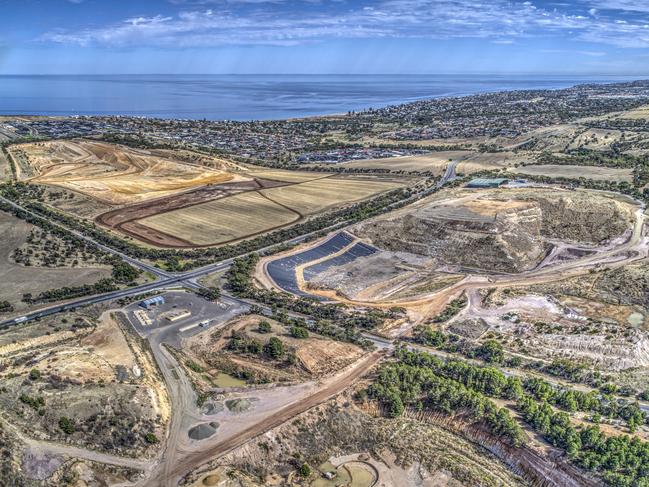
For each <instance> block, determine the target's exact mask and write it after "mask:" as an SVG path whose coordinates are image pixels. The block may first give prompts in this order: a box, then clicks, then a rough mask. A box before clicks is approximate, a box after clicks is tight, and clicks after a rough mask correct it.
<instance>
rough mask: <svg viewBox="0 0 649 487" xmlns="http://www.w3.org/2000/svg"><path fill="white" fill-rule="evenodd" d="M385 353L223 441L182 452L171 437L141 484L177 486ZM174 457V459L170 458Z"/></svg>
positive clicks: (329, 393)
mask: <svg viewBox="0 0 649 487" xmlns="http://www.w3.org/2000/svg"><path fill="white" fill-rule="evenodd" d="M382 356H383V354H382V352H379V351H377V352H373V353H371V354H369V355H367V356H365V357H364V358H362V359H361V360H359V361H358V362H356V363H355V364H353V365H352V366H350V367H349V368H348V369H346V370H344V371H343V372H342V373H340V374H338V375H336V376H334V377H332V378H331V379H330V380H325V381H323V383H322V387H320V388H319V389H318V390H317V391H316V392H315V393H313V394H311V395H309V396H307V397H305V398H303V399H299V398H298V399H297V400H295V401H294V402H292V403H291V404H289V405H288V406H286V407H284V408H281V409H279V410H278V411H276V412H274V413H273V414H272V415H270V416H269V417H267V418H265V419H263V420H261V421H260V422H258V423H255V424H252V425H251V426H249V427H248V428H246V429H244V430H242V431H240V432H238V433H237V434H236V435H233V436H231V437H229V438H225V439H224V440H222V441H219V442H216V443H214V444H212V445H209V446H206V447H205V448H195V449H194V450H193V451H191V452H187V453H186V454H184V455H183V452H178V451H177V450H178V448H177V447H178V445H179V443H178V442H177V441H174V438H172V437H171V436H170V438H169V441H168V442H167V445H168V449H171V450H170V451H169V452H168V453H167V454H165V456H164V457H163V461H162V463H161V465H160V467H159V468H158V469H156V470H155V471H154V472H153V473H152V474H151V476H150V477H148V478H147V479H146V480H144V481H143V482H142V483H141V484H140V485H142V486H144V485H146V486H175V485H177V484H178V481H179V480H180V479H181V478H182V477H184V476H185V475H187V474H189V473H190V472H192V471H193V470H195V469H197V468H199V467H200V466H201V465H203V464H205V463H207V462H209V461H210V460H214V459H216V458H218V457H219V456H221V455H223V454H225V453H227V452H229V451H231V450H233V449H235V448H237V447H239V446H241V445H243V444H245V443H247V442H248V441H250V440H251V439H253V438H255V437H257V436H259V435H260V434H263V433H265V432H266V431H269V430H271V429H273V428H275V427H277V426H280V425H281V424H283V423H285V422H286V421H288V420H290V419H291V418H293V417H295V416H297V415H298V414H301V413H303V412H304V411H307V410H309V409H311V408H312V407H315V406H317V405H319V404H321V403H322V402H324V401H326V400H327V399H329V398H331V397H333V396H335V395H336V394H339V393H340V392H342V391H344V390H345V389H346V388H348V387H349V386H350V385H351V384H353V383H354V381H356V380H357V379H358V378H359V377H361V376H362V375H364V374H365V373H367V372H368V371H369V370H370V369H371V368H372V367H373V366H374V365H375V364H376V363H377V362H378V361H379V359H380V358H381V357H382ZM176 440H177V438H176ZM174 450H175V451H174ZM179 453H180V454H179ZM172 459H173V461H170V460H172Z"/></svg>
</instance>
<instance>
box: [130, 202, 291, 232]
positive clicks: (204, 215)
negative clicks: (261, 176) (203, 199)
mask: <svg viewBox="0 0 649 487" xmlns="http://www.w3.org/2000/svg"><path fill="white" fill-rule="evenodd" d="M299 218H300V215H299V214H298V213H296V212H294V211H291V210H289V209H287V208H284V207H282V206H281V205H278V204H276V203H273V202H272V201H270V200H268V199H267V198H265V197H264V196H262V195H260V194H259V193H257V192H248V193H242V194H237V195H234V196H231V197H229V198H223V199H219V200H214V201H210V202H208V203H202V204H199V205H195V206H190V207H187V208H181V209H178V210H174V211H170V212H167V213H161V214H158V215H155V216H152V217H149V218H144V219H142V220H139V223H140V224H142V225H145V226H147V227H150V228H153V229H155V230H158V231H161V232H164V233H167V234H169V235H173V236H177V237H180V238H182V239H184V240H187V241H189V242H192V243H193V244H196V245H218V244H221V243H225V242H230V241H233V240H238V239H241V238H245V237H248V236H251V235H255V234H258V233H262V232H266V231H269V230H271V229H273V228H276V227H279V226H283V225H287V224H289V223H292V222H294V221H295V220H298V219H299Z"/></svg>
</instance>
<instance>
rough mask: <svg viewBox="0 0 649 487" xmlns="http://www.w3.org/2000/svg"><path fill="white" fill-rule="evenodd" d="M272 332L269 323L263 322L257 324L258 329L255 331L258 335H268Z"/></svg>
mask: <svg viewBox="0 0 649 487" xmlns="http://www.w3.org/2000/svg"><path fill="white" fill-rule="evenodd" d="M271 330H272V328H271V326H270V323H268V321H266V320H264V321H261V322H259V327H258V328H257V331H258V332H259V333H270V332H271Z"/></svg>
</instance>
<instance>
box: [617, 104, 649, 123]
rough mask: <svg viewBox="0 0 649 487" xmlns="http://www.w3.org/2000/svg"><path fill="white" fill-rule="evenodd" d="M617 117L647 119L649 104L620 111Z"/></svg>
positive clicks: (648, 116) (648, 117)
mask: <svg viewBox="0 0 649 487" xmlns="http://www.w3.org/2000/svg"><path fill="white" fill-rule="evenodd" d="M617 118H630V119H635V120H647V119H649V106H644V107H640V108H636V109H635V110H629V111H627V112H624V113H622V114H621V115H619V116H618V117H617Z"/></svg>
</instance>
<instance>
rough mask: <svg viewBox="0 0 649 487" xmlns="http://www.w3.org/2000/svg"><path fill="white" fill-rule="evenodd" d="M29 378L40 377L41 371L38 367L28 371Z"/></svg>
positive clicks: (35, 378)
mask: <svg viewBox="0 0 649 487" xmlns="http://www.w3.org/2000/svg"><path fill="white" fill-rule="evenodd" d="M29 378H30V379H31V380H38V379H40V378H41V371H40V370H38V369H32V370H30V371H29Z"/></svg>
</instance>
